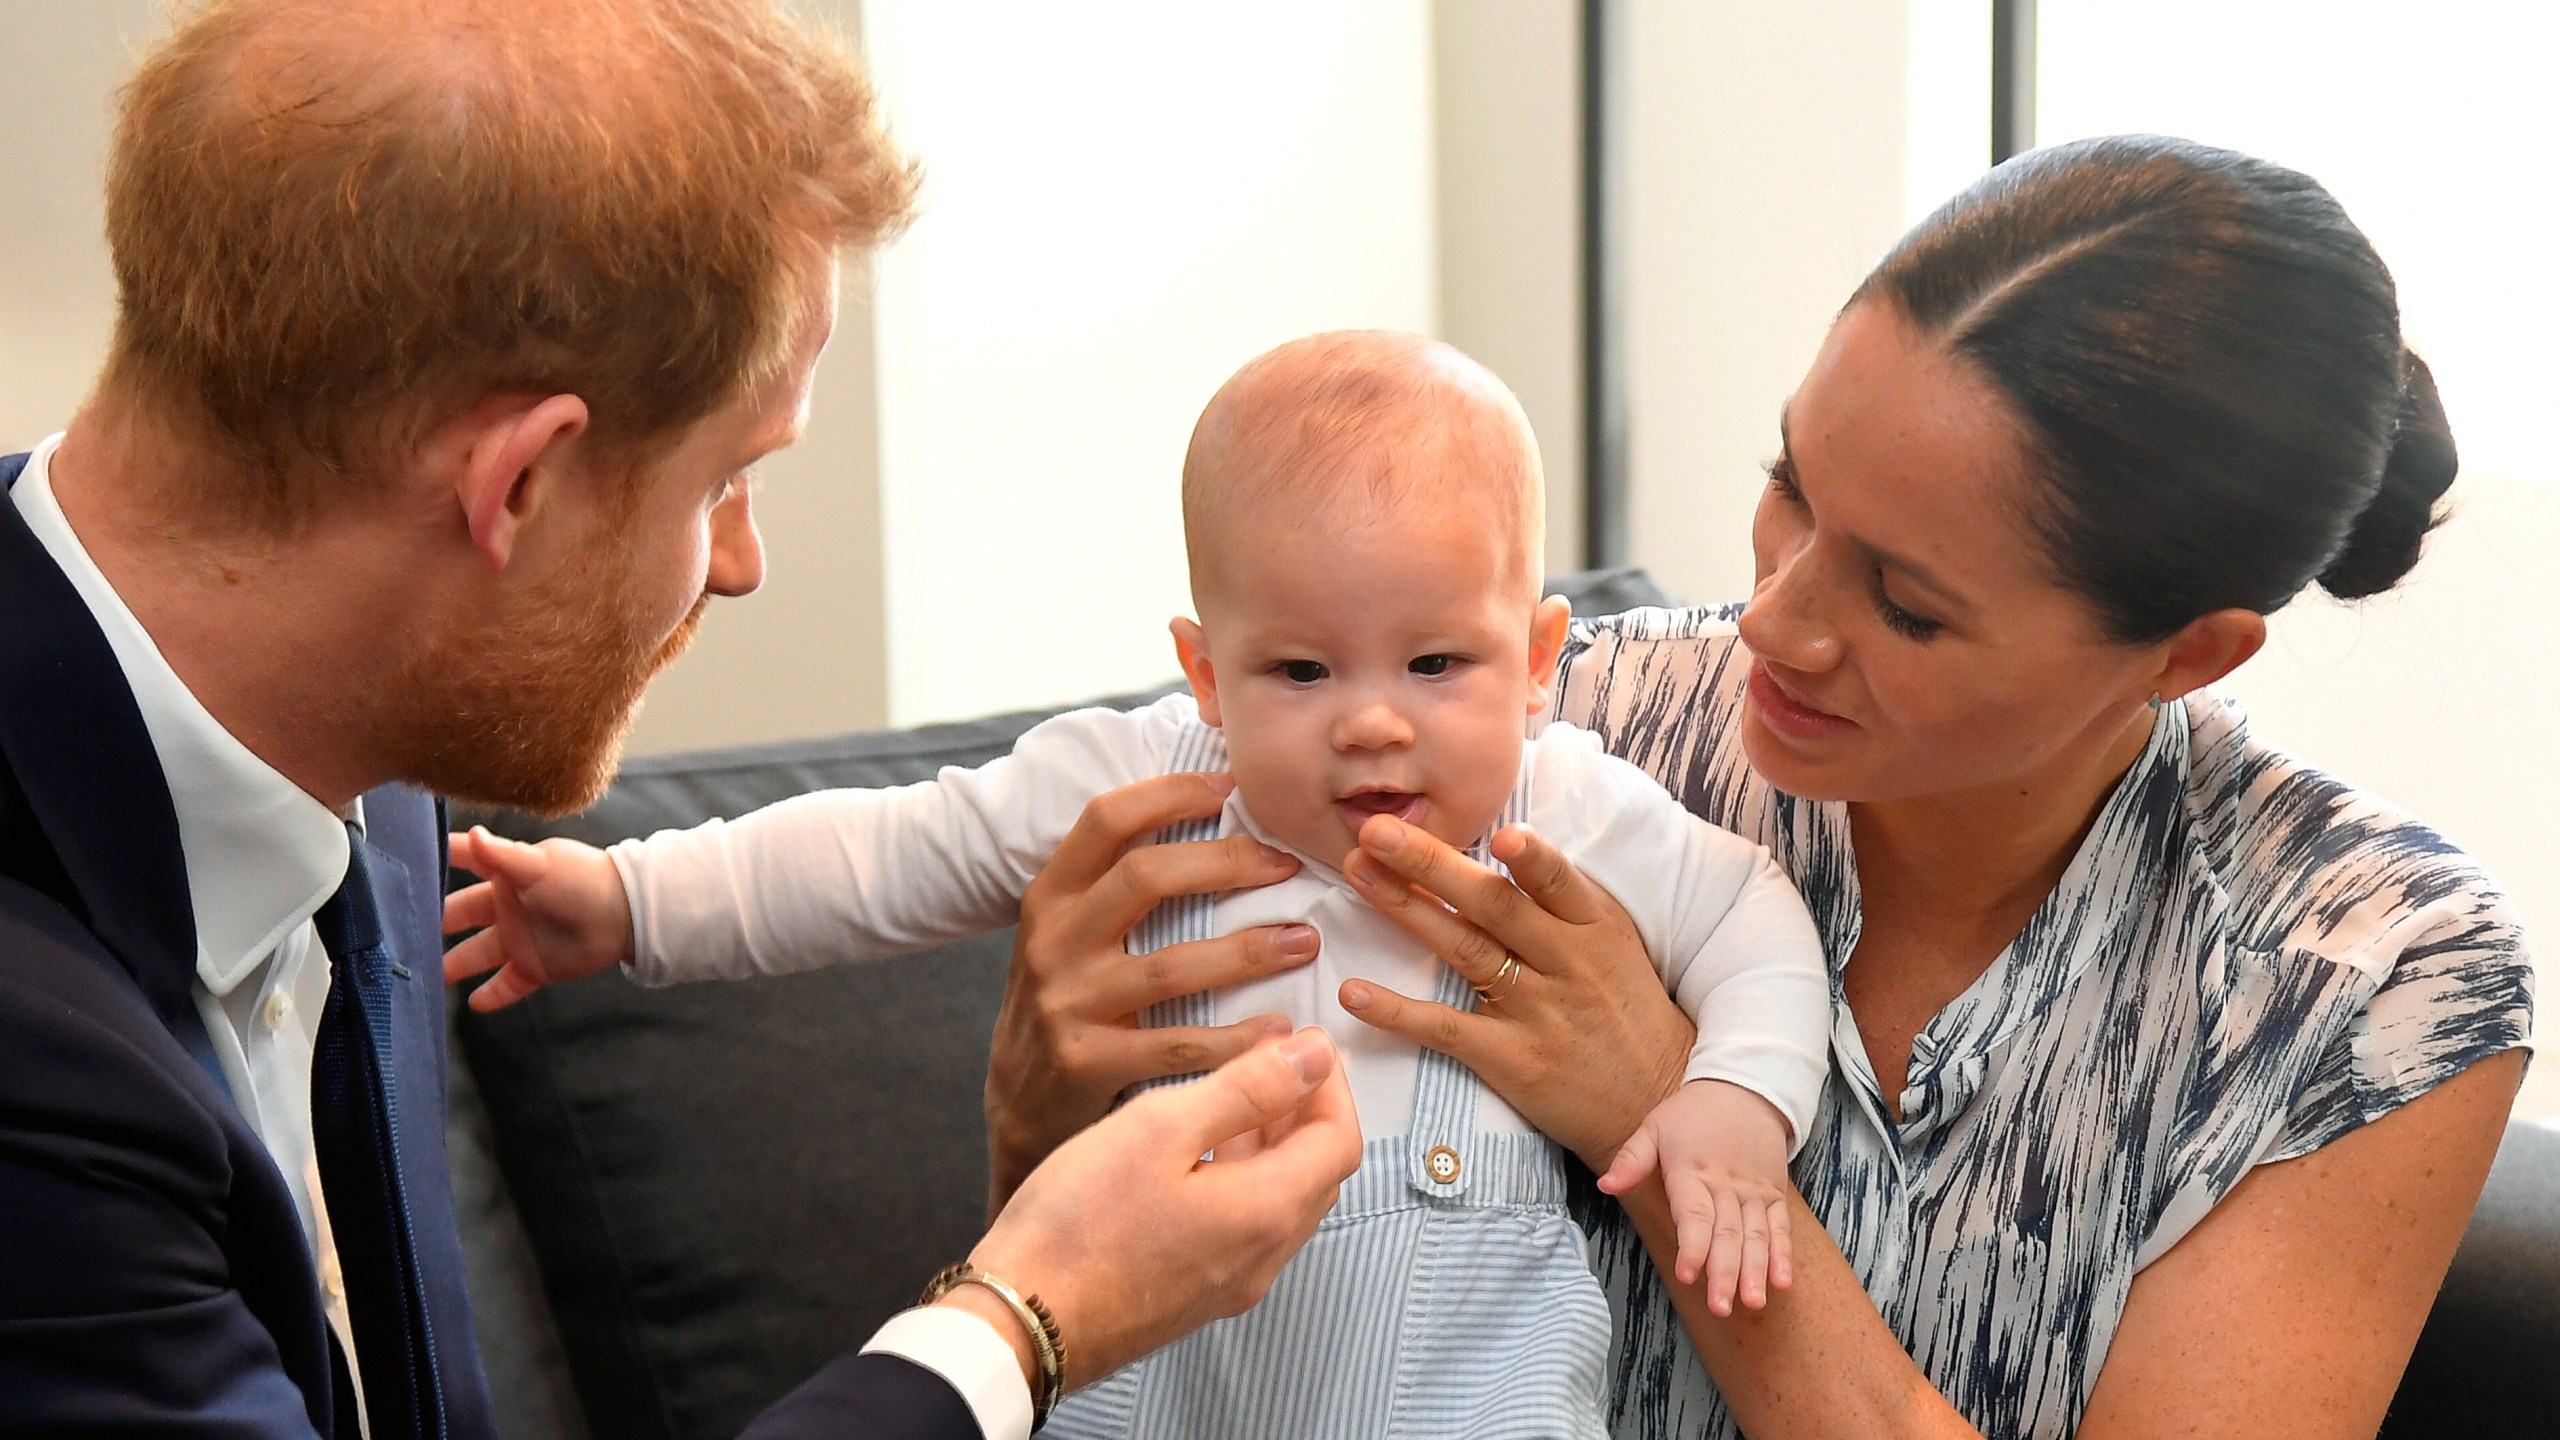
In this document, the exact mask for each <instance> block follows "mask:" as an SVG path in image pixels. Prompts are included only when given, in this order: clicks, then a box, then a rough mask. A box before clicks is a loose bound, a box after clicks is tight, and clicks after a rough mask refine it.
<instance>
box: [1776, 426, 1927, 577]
mask: <svg viewBox="0 0 2560 1440" xmlns="http://www.w3.org/2000/svg"><path fill="white" fill-rule="evenodd" d="M1792 403H1793V400H1792V397H1791V398H1790V399H1789V400H1787V401H1783V402H1781V403H1780V404H1779V406H1778V454H1779V456H1780V457H1781V458H1783V459H1784V460H1785V461H1786V462H1787V465H1788V468H1789V469H1791V470H1793V471H1795V476H1796V482H1797V484H1798V485H1799V486H1801V485H1802V484H1803V482H1804V471H1803V469H1802V468H1801V467H1800V466H1799V465H1798V464H1797V461H1796V457H1795V446H1794V445H1793V444H1792V443H1790V439H1789V436H1788V434H1787V409H1788V406H1789V405H1790V404H1792ZM1848 539H1849V541H1850V543H1851V544H1854V545H1856V546H1857V547H1858V548H1859V549H1861V550H1864V551H1865V552H1867V554H1868V555H1869V556H1870V557H1872V558H1873V559H1874V560H1875V562H1876V563H1877V564H1878V565H1880V566H1882V567H1884V568H1885V569H1887V570H1891V571H1893V572H1895V573H1896V574H1899V575H1902V576H1904V577H1905V578H1907V579H1909V580H1910V581H1911V583H1912V584H1914V585H1917V586H1919V587H1920V588H1921V589H1923V590H1926V591H1928V592H1929V593H1930V594H1932V595H1934V596H1936V597H1937V598H1938V599H1939V600H1940V601H1942V602H1944V603H1945V604H1946V606H1947V607H1948V608H1949V609H1951V610H1954V611H1957V612H1960V613H1971V612H1972V610H1973V609H1974V604H1973V602H1972V601H1970V600H1967V599H1966V598H1965V597H1964V594H1963V592H1961V591H1959V590H1957V589H1956V588H1955V587H1954V586H1952V585H1950V584H1948V583H1947V582H1946V581H1945V580H1944V579H1942V578H1940V577H1939V576H1938V574H1937V573H1936V572H1935V571H1933V570H1931V569H1930V568H1929V567H1928V566H1926V565H1923V564H1921V563H1920V562H1919V561H1917V560H1914V559H1912V558H1911V557H1910V556H1908V555H1905V554H1902V553H1901V552H1900V551H1897V550H1888V549H1886V548H1885V547H1884V546H1881V545H1876V544H1872V543H1869V542H1868V541H1866V540H1864V539H1861V538H1859V537H1858V536H1855V535H1852V536H1849V537H1848Z"/></svg>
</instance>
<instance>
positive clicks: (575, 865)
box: [444, 825, 631, 1011]
mask: <svg viewBox="0 0 2560 1440" xmlns="http://www.w3.org/2000/svg"><path fill="white" fill-rule="evenodd" d="M450 838H451V842H452V847H453V863H454V864H455V865H456V866H457V867H459V868H461V869H464V870H468V871H470V872H471V873H473V874H475V875H478V876H481V877H482V883H480V884H478V885H473V886H470V887H469V888H467V889H463V890H457V891H455V892H454V893H453V894H452V895H450V896H447V897H446V898H445V902H444V933H446V934H447V935H451V934H454V933H456V932H458V931H463V930H471V929H479V930H480V933H479V934H477V935H474V936H472V937H471V938H470V939H468V940H465V941H463V942H462V943H461V944H459V945H456V946H454V947H453V948H452V949H451V950H448V951H446V952H445V957H444V982H445V983H446V984H448V985H450V984H452V983H454V982H455V981H457V980H467V979H469V978H471V977H472V976H474V975H479V974H483V973H485V972H487V971H490V970H495V971H497V972H498V973H497V974H496V975H495V976H493V977H491V979H490V981H489V983H488V984H486V985H483V986H481V987H480V988H479V989H477V990H474V991H473V992H471V1008H472V1009H474V1010H481V1011H488V1010H495V1009H497V1008H499V1007H500V1006H502V1005H512V1004H514V1003H515V1002H517V1001H518V1000H521V999H523V998H524V997H526V996H527V995H530V994H532V993H533V992H534V991H536V990H539V989H541V988H542V987H543V986H545V985H557V984H559V983H560V982H561V981H563V980H577V979H582V978H584V977H586V976H589V975H593V974H595V973H596V972H597V971H599V970H603V969H606V968H608V967H610V966H613V965H617V964H620V963H621V962H622V961H623V960H625V959H627V958H629V956H630V954H631V904H630V901H629V900H628V899H626V898H625V897H624V895H623V893H622V877H621V876H620V874H618V873H617V872H616V871H615V870H614V868H613V861H612V860H610V859H608V858H607V857H606V855H605V853H604V852H603V851H601V850H598V849H597V848H595V847H594V846H592V845H582V844H580V843H578V842H577V841H575V840H545V841H543V842H542V843H541V844H540V845H527V844H525V843H523V842H522V841H518V840H506V839H501V838H500V837H498V836H496V835H492V834H490V833H489V832H488V831H487V830H485V829H483V828H481V827H480V826H477V825H475V826H473V827H471V832H470V833H469V834H467V835H455V836H452V837H450ZM483 927H485V928H483Z"/></svg>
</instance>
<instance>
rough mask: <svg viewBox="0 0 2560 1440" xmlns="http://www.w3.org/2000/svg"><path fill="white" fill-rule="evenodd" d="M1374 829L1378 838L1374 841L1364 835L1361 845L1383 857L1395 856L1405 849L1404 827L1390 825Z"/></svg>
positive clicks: (1361, 838)
mask: <svg viewBox="0 0 2560 1440" xmlns="http://www.w3.org/2000/svg"><path fill="white" fill-rule="evenodd" d="M1373 828H1375V829H1376V830H1377V832H1378V834H1377V838H1376V839H1374V840H1373V839H1371V838H1369V837H1368V836H1367V835H1363V836H1361V837H1360V843H1361V844H1363V845H1366V846H1368V847H1369V848H1370V849H1372V850H1375V851H1377V852H1378V853H1379V854H1381V855H1393V854H1394V853H1396V852H1397V851H1398V850H1401V849H1403V848H1404V826H1403V825H1401V824H1395V823H1390V824H1386V825H1379V826H1376V827H1373Z"/></svg>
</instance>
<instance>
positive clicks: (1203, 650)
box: [1173, 615, 1226, 725]
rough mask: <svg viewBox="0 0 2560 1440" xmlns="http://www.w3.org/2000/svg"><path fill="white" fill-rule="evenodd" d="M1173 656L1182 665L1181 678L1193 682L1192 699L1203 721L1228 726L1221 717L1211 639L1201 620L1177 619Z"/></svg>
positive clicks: (1181, 617) (1179, 617) (1184, 617)
mask: <svg viewBox="0 0 2560 1440" xmlns="http://www.w3.org/2000/svg"><path fill="white" fill-rule="evenodd" d="M1173 655H1174V658H1175V659H1177V660H1179V661H1181V662H1182V678H1183V679H1185V680H1188V681H1190V682H1191V698H1192V699H1194V700H1197V701H1199V702H1200V718H1201V719H1202V720H1204V721H1206V722H1208V723H1209V724H1211V725H1223V724H1225V723H1226V722H1225V721H1223V720H1220V719H1219V718H1218V672H1217V671H1216V670H1214V669H1212V668H1211V667H1210V665H1209V637H1208V635H1207V634H1206V633H1205V632H1203V631H1202V630H1201V628H1200V622H1199V621H1197V620H1193V619H1191V618H1190V617H1188V616H1182V615H1177V616H1175V617H1174V620H1173Z"/></svg>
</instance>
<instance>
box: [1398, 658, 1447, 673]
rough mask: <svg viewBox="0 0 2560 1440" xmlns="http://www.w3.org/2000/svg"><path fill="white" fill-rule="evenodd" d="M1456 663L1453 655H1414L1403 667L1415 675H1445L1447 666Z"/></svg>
mask: <svg viewBox="0 0 2560 1440" xmlns="http://www.w3.org/2000/svg"><path fill="white" fill-rule="evenodd" d="M1457 663H1458V657H1457V656H1455V655H1416V656H1414V657H1413V660H1412V662H1411V663H1410V664H1408V665H1406V666H1405V667H1404V668H1406V669H1407V670H1410V671H1412V672H1413V673H1414V674H1416V675H1446V674H1448V673H1449V667H1450V666H1452V665H1455V664H1457Z"/></svg>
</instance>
